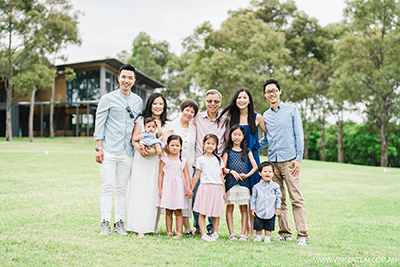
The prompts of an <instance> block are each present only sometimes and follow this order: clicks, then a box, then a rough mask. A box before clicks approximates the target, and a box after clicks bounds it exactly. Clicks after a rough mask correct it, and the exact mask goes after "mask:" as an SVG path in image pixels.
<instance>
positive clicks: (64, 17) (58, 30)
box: [36, 0, 81, 137]
mask: <svg viewBox="0 0 400 267" xmlns="http://www.w3.org/2000/svg"><path fill="white" fill-rule="evenodd" d="M45 3H46V9H45V10H44V12H43V13H42V17H41V21H42V27H41V28H40V30H38V31H37V32H36V43H37V44H36V45H37V46H38V47H42V48H43V50H44V51H43V52H45V53H46V55H47V56H48V57H50V58H52V59H53V63H52V65H53V67H52V68H53V82H52V84H51V97H50V137H54V123H53V120H54V115H53V114H54V94H55V84H56V76H57V71H56V67H55V62H56V60H57V59H65V57H64V56H63V55H62V54H61V51H62V49H64V48H65V47H66V46H67V45H69V44H81V39H80V38H79V32H78V14H79V12H73V13H72V14H70V13H71V12H72V5H71V4H70V1H69V0H46V2H45Z"/></svg>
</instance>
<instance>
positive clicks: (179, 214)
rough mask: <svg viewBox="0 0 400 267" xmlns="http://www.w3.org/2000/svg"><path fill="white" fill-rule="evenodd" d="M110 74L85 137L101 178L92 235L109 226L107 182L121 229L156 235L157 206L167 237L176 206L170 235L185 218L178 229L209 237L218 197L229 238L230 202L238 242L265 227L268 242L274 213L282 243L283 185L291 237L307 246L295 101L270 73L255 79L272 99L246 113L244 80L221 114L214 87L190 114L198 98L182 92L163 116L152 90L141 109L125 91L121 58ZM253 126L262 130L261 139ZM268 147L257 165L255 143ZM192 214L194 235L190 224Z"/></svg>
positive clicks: (131, 79) (131, 80) (285, 228)
mask: <svg viewBox="0 0 400 267" xmlns="http://www.w3.org/2000/svg"><path fill="white" fill-rule="evenodd" d="M118 81H119V85H120V88H119V89H118V90H115V91H113V92H111V93H108V94H106V95H104V96H103V97H102V98H101V99H100V102H99V105H98V107H97V112H96V126H95V133H94V139H95V140H96V149H95V150H96V161H97V162H98V163H99V166H100V176H101V180H102V193H101V198H100V206H101V226H102V229H101V232H100V234H102V235H109V234H111V228H110V225H109V223H110V221H111V210H112V193H113V191H114V190H115V223H114V231H116V232H117V233H119V234H122V235H126V234H127V232H126V231H131V232H135V233H137V234H138V237H143V236H144V235H145V234H146V233H157V232H158V222H159V219H160V214H161V212H164V211H165V218H166V228H167V237H171V236H173V233H172V221H173V214H175V217H176V229H175V232H176V234H175V236H174V238H181V237H182V230H183V226H184V227H185V233H186V236H189V237H190V236H193V235H197V234H200V233H201V238H202V239H203V240H205V241H215V240H216V239H218V237H219V236H218V226H219V217H220V216H221V215H222V214H223V213H224V204H225V205H227V206H226V221H227V225H228V230H229V233H230V236H229V240H231V241H236V240H238V238H237V236H236V235H235V233H234V230H233V210H234V205H235V204H236V205H239V208H240V213H241V216H242V218H241V232H240V236H239V240H240V241H246V240H247V238H251V239H253V238H254V241H261V235H262V230H264V231H265V239H264V241H265V242H267V243H268V242H270V240H271V231H273V230H274V227H275V216H277V217H278V223H279V232H278V234H279V236H278V237H277V238H276V240H277V241H290V240H291V238H292V232H291V229H290V227H289V223H288V217H287V205H286V195H287V193H286V189H287V191H288V194H289V198H290V201H291V203H292V208H293V217H294V221H295V225H296V229H297V232H298V233H297V244H298V245H308V240H309V236H308V234H307V224H306V207H305V202H304V200H303V196H302V194H301V191H300V166H301V161H302V158H303V129H302V123H301V118H300V114H299V111H298V109H297V108H296V107H295V106H293V105H290V104H286V103H284V102H282V101H281V100H280V95H281V92H282V91H281V86H280V84H279V82H278V81H277V80H275V79H269V80H267V81H266V82H265V83H264V85H263V91H264V96H265V98H266V99H267V100H268V101H269V102H270V104H271V107H270V108H269V109H268V110H267V111H265V112H264V115H263V116H261V115H260V114H258V113H256V112H255V111H254V106H253V100H252V96H251V93H250V92H249V91H248V90H247V89H243V88H242V89H239V90H237V91H236V92H235V94H234V95H233V97H232V99H231V101H230V102H229V104H228V105H227V106H226V107H225V108H224V109H223V110H222V111H221V112H220V111H219V108H220V107H221V100H222V95H221V94H220V93H219V92H218V91H217V90H213V89H212V90H209V91H207V92H206V93H205V105H206V108H207V110H206V111H204V112H200V113H198V105H197V103H196V102H195V101H193V100H191V99H186V100H184V101H182V103H181V106H180V111H181V114H180V118H178V119H176V120H174V121H172V122H170V121H168V119H167V101H166V99H165V97H164V96H163V95H162V94H161V93H153V94H151V95H150V97H149V98H148V100H147V103H146V106H145V107H144V108H143V100H142V99H141V98H140V97H139V96H138V95H136V94H134V93H132V92H131V87H132V86H133V85H134V84H135V81H136V71H135V68H134V67H133V66H131V65H129V64H126V65H123V66H122V67H121V68H120V70H119V75H118ZM258 128H261V130H262V131H263V132H264V137H263V138H262V139H261V140H258V133H257V131H258ZM267 145H268V160H269V161H268V162H263V163H260V158H259V152H258V150H259V149H260V148H263V147H266V146H267ZM134 148H135V149H134ZM249 204H250V205H249ZM125 210H126V213H127V214H126V220H125ZM192 213H193V218H194V224H193V226H194V227H195V232H194V233H193V232H192V229H191V225H190V223H189V219H190V218H191V216H192ZM206 216H207V217H208V222H209V224H208V225H207V226H206V223H205V219H206ZM125 228H126V230H125ZM254 230H255V231H256V236H255V237H254ZM207 232H208V233H209V234H210V235H207Z"/></svg>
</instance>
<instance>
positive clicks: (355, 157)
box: [309, 121, 400, 167]
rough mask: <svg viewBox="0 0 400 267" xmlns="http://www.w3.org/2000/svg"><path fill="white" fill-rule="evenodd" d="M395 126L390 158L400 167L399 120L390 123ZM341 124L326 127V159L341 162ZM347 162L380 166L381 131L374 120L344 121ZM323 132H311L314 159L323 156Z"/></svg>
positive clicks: (391, 162) (311, 147) (390, 142)
mask: <svg viewBox="0 0 400 267" xmlns="http://www.w3.org/2000/svg"><path fill="white" fill-rule="evenodd" d="M389 127H391V128H393V131H392V132H391V138H390V141H389V142H388V161H389V164H390V166H392V167H400V162H399V156H398V155H399V152H400V131H399V127H398V125H396V123H394V122H393V123H389ZM336 132H337V125H336V124H333V125H331V126H330V127H328V128H327V129H326V160H327V161H331V162H336V161H337V153H338V149H337V146H338V142H337V134H336ZM343 140H344V142H343V143H344V149H345V153H344V162H345V163H352V164H361V165H370V166H379V165H380V153H379V152H380V140H379V134H377V133H376V132H375V130H374V126H373V125H372V124H370V123H360V124H358V123H355V122H352V121H347V122H344V135H343ZM320 141H321V134H320V131H319V130H318V129H316V130H314V131H313V132H312V133H311V137H310V146H309V154H310V159H318V160H319V159H320V154H319V153H320Z"/></svg>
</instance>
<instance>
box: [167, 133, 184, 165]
mask: <svg viewBox="0 0 400 267" xmlns="http://www.w3.org/2000/svg"><path fill="white" fill-rule="evenodd" d="M172 140H178V141H179V143H180V144H181V150H180V151H179V159H180V161H182V138H181V137H180V136H179V135H177V134H171V135H170V136H168V139H167V145H168V146H169V143H171V141H172Z"/></svg>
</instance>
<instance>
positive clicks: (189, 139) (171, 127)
mask: <svg viewBox="0 0 400 267" xmlns="http://www.w3.org/2000/svg"><path fill="white" fill-rule="evenodd" d="M168 131H172V133H173V134H177V135H179V136H180V137H181V138H182V157H183V158H186V159H187V165H188V169H189V175H190V182H191V181H192V178H193V164H194V157H195V144H196V125H194V124H193V123H192V122H189V128H183V127H182V123H181V120H180V119H176V120H174V121H173V122H171V123H170V124H168V126H167V127H166V128H165V132H168ZM182 178H183V181H185V177H184V176H183V175H182ZM185 187H186V186H185ZM188 205H189V208H187V209H184V210H182V215H183V217H189V219H191V218H192V199H188Z"/></svg>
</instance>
